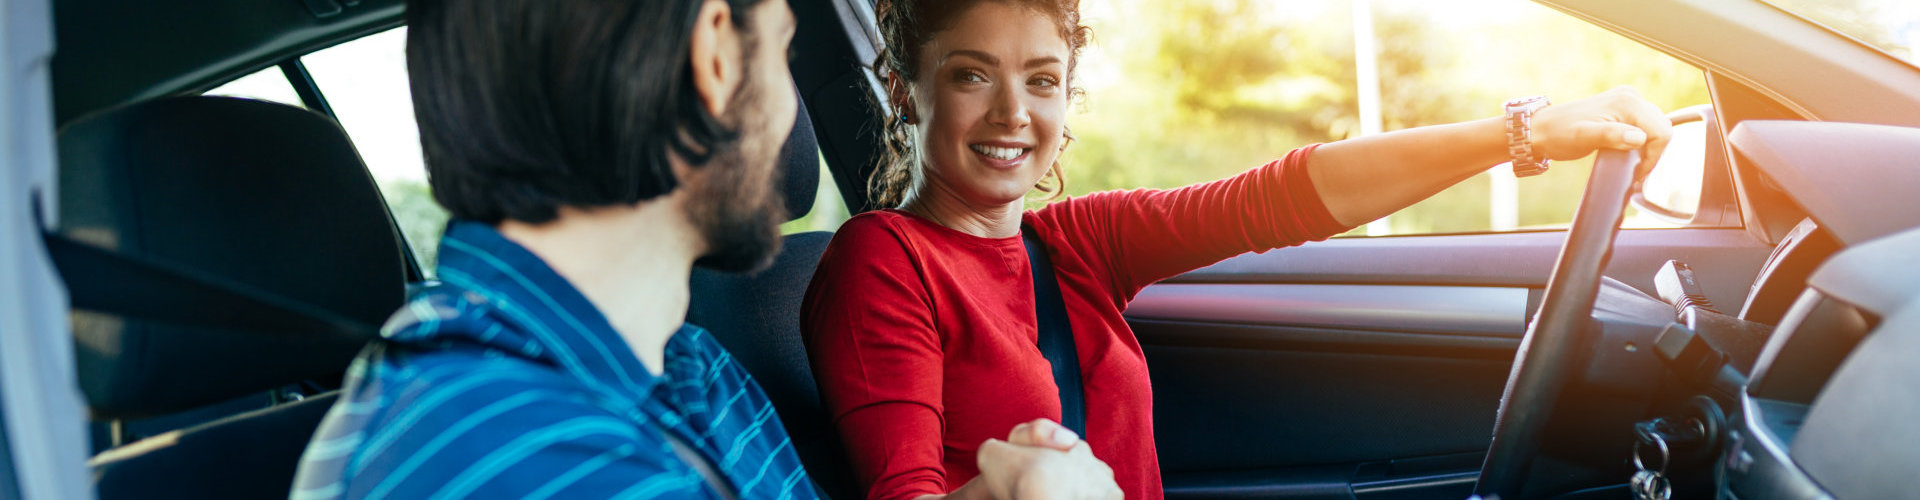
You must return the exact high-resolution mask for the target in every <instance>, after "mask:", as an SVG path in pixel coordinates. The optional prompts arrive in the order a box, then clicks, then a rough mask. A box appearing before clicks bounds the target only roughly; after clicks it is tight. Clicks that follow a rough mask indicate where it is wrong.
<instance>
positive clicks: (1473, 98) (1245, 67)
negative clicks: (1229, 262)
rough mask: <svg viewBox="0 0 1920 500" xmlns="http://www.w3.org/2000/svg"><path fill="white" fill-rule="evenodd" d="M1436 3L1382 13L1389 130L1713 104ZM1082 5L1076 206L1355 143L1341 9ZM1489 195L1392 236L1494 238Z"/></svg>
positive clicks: (1650, 74) (1238, 2)
mask: <svg viewBox="0 0 1920 500" xmlns="http://www.w3.org/2000/svg"><path fill="white" fill-rule="evenodd" d="M1439 4H1443V5H1435V4H1430V3H1428V2H1418V1H1414V0H1376V1H1375V2H1374V5H1373V13H1374V31H1375V41H1376V46H1377V48H1378V59H1379V74H1380V80H1381V88H1380V92H1381V107H1382V115H1383V122H1384V124H1385V127H1386V129H1388V130H1394V129H1400V128H1407V127H1417V126H1422V125H1432V124H1440V123H1452V122H1458V121H1466V120H1471V119H1476V118H1483V117H1488V116H1494V115H1497V114H1498V111H1499V105H1500V103H1501V102H1503V101H1505V100H1506V99H1508V98H1511V97H1518V96H1522V95H1532V94H1547V95H1550V96H1552V97H1553V98H1555V99H1560V100H1571V99H1576V98H1580V97H1585V96H1587V95H1591V94H1594V93H1598V92H1601V91H1604V90H1606V89H1608V88H1611V87H1613V86H1617V85H1622V84H1627V85H1633V86H1634V87H1636V88H1638V89H1640V91H1641V92H1642V93H1644V94H1645V95H1646V96H1647V97H1648V98H1649V99H1650V100H1652V101H1654V103H1656V104H1658V105H1660V106H1662V107H1664V108H1667V109H1676V108H1680V107H1684V106H1688V105H1693V104H1700V103H1705V102H1708V97H1707V90H1706V85H1705V80H1704V78H1703V75H1702V73H1701V72H1700V70H1699V69H1697V68H1694V67H1692V66H1689V65H1687V64H1684V63H1681V62H1679V61H1677V60H1675V59H1673V58H1671V57H1669V56H1666V55H1664V54H1661V53H1659V52H1656V51H1654V50H1652V49H1649V48H1647V47H1644V46H1641V45H1638V44H1636V43H1634V42H1632V41H1629V40H1627V39H1625V38H1622V37H1620V36H1618V35H1615V34H1613V33H1609V32H1606V31H1604V30H1601V29H1599V28H1596V27H1593V26H1591V25H1588V24H1586V23H1584V22H1581V21H1578V20H1575V19H1572V18H1570V17H1567V16H1565V15H1563V14H1560V13H1558V12H1553V11H1550V10H1547V9H1545V8H1543V7H1539V6H1536V5H1533V4H1531V3H1528V2H1524V1H1522V0H1478V1H1471V2H1441V3H1439ZM1083 6H1086V8H1088V12H1087V19H1088V22H1089V23H1090V24H1092V25H1093V28H1094V44H1095V47H1094V50H1091V51H1089V52H1088V54H1089V56H1088V60H1087V61H1086V62H1085V63H1083V65H1082V66H1081V67H1082V68H1083V69H1084V71H1082V74H1081V75H1080V78H1079V81H1078V82H1077V83H1078V84H1080V85H1082V86H1083V87H1085V88H1086V89H1087V94H1086V96H1085V97H1084V98H1083V101H1081V102H1080V109H1079V111H1080V112H1079V113H1076V115H1075V116H1073V117H1072V118H1070V122H1069V125H1070V127H1071V129H1072V130H1073V132H1074V134H1075V136H1076V138H1077V140H1076V142H1075V143H1074V145H1073V146H1072V147H1071V148H1070V149H1069V153H1068V156H1067V158H1066V163H1067V169H1068V170H1067V171H1068V175H1069V181H1070V182H1069V183H1068V192H1069V193H1070V194H1076V195H1077V194H1085V193H1089V192H1093V191H1100V190H1108V189H1124V188H1134V187H1160V188H1165V187H1176V186H1181V185H1187V184H1192V183H1195V182H1202V181H1207V180H1212V179H1217V178H1221V177H1225V176H1229V175H1232V174H1234V173H1238V172H1240V171H1242V170H1245V169H1247V168H1249V167H1252V166H1255V165H1259V164H1262V163H1265V162H1268V161H1271V160H1273V159H1275V158H1278V157H1279V156H1281V155H1283V154H1285V152H1286V151H1288V150H1290V149H1293V148H1295V147H1299V146H1302V145H1305V144H1308V143H1313V142H1324V141H1331V140H1338V139H1342V138H1346V137H1350V136H1353V135H1355V134H1357V133H1358V131H1359V125H1358V124H1359V122H1360V119H1359V114H1358V108H1359V104H1358V101H1359V98H1358V94H1357V93H1356V83H1355V82H1356V77H1355V69H1354V54H1353V32H1352V26H1353V19H1352V17H1351V12H1352V9H1351V8H1350V4H1348V3H1346V2H1315V5H1313V6H1304V5H1302V4H1301V3H1299V2H1274V1H1271V0H1192V1H1176V2H1162V1H1153V0H1108V1H1106V2H1101V3H1098V4H1095V3H1086V4H1083ZM1462 7H1468V8H1470V9H1469V10H1473V11H1475V12H1476V13H1478V12H1483V11H1488V12H1499V13H1502V15H1490V16H1480V15H1476V14H1461V13H1459V12H1457V11H1459V10H1461V8H1462ZM1583 164H1584V162H1564V163H1563V164H1562V165H1561V166H1562V168H1559V169H1557V170H1558V171H1556V172H1554V173H1553V174H1551V175H1548V176H1544V177H1542V178H1530V179H1527V180H1525V181H1523V183H1522V189H1521V198H1520V199H1521V207H1520V224H1521V225H1522V226H1523V227H1525V226H1540V225H1552V224H1564V223H1565V222H1566V221H1567V220H1568V219H1569V218H1570V217H1571V214H1572V210H1573V206H1574V202H1575V201H1577V199H1578V197H1579V193H1580V190H1581V186H1582V185H1583V183H1584V182H1585V174H1584V168H1582V165H1583ZM1382 181H1383V182H1386V181H1390V180H1389V179H1382ZM1489 189H1490V188H1489V181H1488V177H1487V176H1485V175H1482V176H1477V177H1475V178H1472V179H1469V180H1468V181H1466V182H1464V183H1462V184H1461V185H1459V186H1456V187H1454V188H1453V189H1450V190H1448V191H1446V192H1443V193H1441V194H1439V195H1436V196H1434V197H1433V198H1430V199H1428V200H1427V201H1424V202H1421V203H1420V204H1417V205H1415V206H1414V207H1411V208H1409V209H1407V210H1403V211H1402V212H1400V213H1397V214H1395V215H1394V216H1393V219H1392V225H1393V228H1394V232H1395V233H1431V232H1462V231H1483V230H1486V229H1487V228H1488V227H1489V223H1488V217H1489V215H1488V212H1489V209H1488V201H1487V200H1488V190H1489Z"/></svg>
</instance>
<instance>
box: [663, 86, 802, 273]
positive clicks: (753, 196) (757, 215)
mask: <svg viewBox="0 0 1920 500" xmlns="http://www.w3.org/2000/svg"><path fill="white" fill-rule="evenodd" d="M752 86H753V83H752V79H751V78H749V79H747V81H746V82H743V83H742V84H741V89H740V91H739V92H738V93H737V94H736V95H735V96H734V99H733V101H734V102H735V103H737V105H735V106H733V109H732V110H729V111H728V112H727V114H726V116H723V117H721V119H722V120H723V121H724V123H729V124H732V125H734V126H736V127H740V128H739V129H737V130H739V131H740V142H739V143H738V144H736V146H735V147H733V148H730V149H728V150H725V151H721V152H719V153H717V154H715V155H714V156H713V158H711V159H710V160H709V161H708V162H707V165H706V166H704V167H701V168H703V169H707V170H708V172H706V173H705V174H706V175H705V178H704V179H702V180H701V181H700V182H698V183H696V184H697V186H689V187H693V188H695V189H694V192H692V193H689V194H691V195H693V196H692V197H691V198H689V199H688V200H687V212H688V218H690V219H691V220H692V222H693V225H694V228H695V229H696V230H698V231H700V234H701V236H703V237H705V238H706V239H707V248H708V250H707V254H706V255H703V256H701V257H700V259H699V260H696V261H694V264H695V265H698V266H701V267H705V268H709V269H714V270H718V271H727V272H753V271H759V270H761V269H764V268H766V266H767V265H768V264H771V263H773V257H774V256H775V255H777V254H779V251H780V223H781V222H785V221H786V218H787V210H786V197H785V195H784V194H782V193H781V188H780V186H777V185H776V184H777V181H776V179H779V178H781V177H783V176H780V175H776V174H777V173H779V170H780V168H781V166H779V165H772V164H773V163H774V162H775V161H777V156H776V155H777V154H778V153H779V149H780V145H781V144H783V143H785V142H786V141H785V140H784V138H776V137H773V135H774V134H773V131H772V130H770V129H771V128H773V127H774V125H772V124H771V123H769V122H771V121H773V120H770V119H767V118H766V117H765V116H760V115H762V114H764V112H763V110H762V109H761V106H760V104H761V103H760V102H759V99H758V97H759V96H758V94H759V93H758V92H755V91H754V90H751V89H750V88H749V87H752ZM776 139H778V140H776Z"/></svg>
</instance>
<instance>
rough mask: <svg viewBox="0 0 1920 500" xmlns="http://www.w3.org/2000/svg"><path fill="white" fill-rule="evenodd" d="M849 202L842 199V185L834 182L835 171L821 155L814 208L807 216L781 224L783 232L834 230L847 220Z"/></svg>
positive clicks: (781, 231)
mask: <svg viewBox="0 0 1920 500" xmlns="http://www.w3.org/2000/svg"><path fill="white" fill-rule="evenodd" d="M847 217H848V216H847V204H846V202H844V201H841V198H840V187H839V186H836V185H834V183H833V172H831V171H828V170H827V158H826V157H825V156H821V157H820V187H819V189H816V190H814V197H813V209H812V210H811V211H808V212H807V214H806V215H805V216H802V217H800V218H798V219H794V220H792V221H790V222H787V223H786V224H782V225H781V226H780V233H781V234H793V233H804V232H808V231H833V230H835V229H839V228H840V223H843V222H846V221H847Z"/></svg>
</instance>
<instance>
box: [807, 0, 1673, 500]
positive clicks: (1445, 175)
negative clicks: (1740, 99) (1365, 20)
mask: <svg viewBox="0 0 1920 500" xmlns="http://www.w3.org/2000/svg"><path fill="white" fill-rule="evenodd" d="M878 10H879V12H878V13H879V15H880V28H881V32H882V36H884V37H885V39H886V40H885V41H886V44H887V46H886V50H885V52H884V54H882V56H881V57H880V61H879V62H878V64H877V65H876V66H877V69H878V70H880V71H881V72H882V74H884V75H885V77H886V83H887V85H888V91H889V97H890V103H889V105H890V107H891V110H892V113H891V114H888V113H884V112H883V116H887V117H888V118H887V119H888V122H887V124H888V125H887V132H888V134H886V135H887V136H888V137H889V144H888V146H889V149H890V151H891V152H892V153H893V154H892V155H891V156H892V158H891V159H890V160H889V161H888V162H887V163H886V164H884V165H883V166H882V168H881V170H880V171H879V172H877V173H876V174H875V178H874V179H873V181H874V182H873V183H872V193H871V194H872V196H873V199H874V200H876V201H877V202H878V203H880V204H882V206H892V207H895V208H892V209H887V210H879V211H874V212H869V213H865V214H861V215H859V216H857V217H854V218H853V219H852V220H849V221H847V223H846V224H845V225H843V226H841V228H840V230H839V231H838V233H837V234H835V235H834V238H833V242H832V243H831V244H830V245H829V247H828V249H827V251H826V254H825V255H824V256H823V257H822V261H821V263H820V267H819V270H818V271H816V273H815V275H814V278H813V283H812V285H811V286H810V288H809V290H808V293H807V298H806V302H805V305H804V306H803V312H802V315H803V316H802V323H803V330H804V332H805V334H806V337H807V345H808V348H809V354H810V355H811V357H812V359H813V363H814V372H815V374H816V376H817V378H818V380H819V383H820V386H821V387H820V388H821V391H822V393H823V397H824V399H825V402H826V404H827V407H828V409H829V411H830V412H832V413H833V415H834V418H835V419H836V421H837V422H838V425H839V429H840V431H841V435H842V436H843V438H844V439H845V441H846V444H847V449H848V452H849V454H850V455H851V457H852V461H853V466H854V468H855V470H856V471H857V475H858V476H859V478H860V480H861V481H862V482H864V483H865V484H867V485H869V497H870V498H886V499H898V498H917V497H922V496H928V495H943V494H948V493H949V492H955V491H956V490H966V488H965V485H966V484H967V483H968V482H969V481H971V480H972V479H973V478H974V477H975V476H976V475H977V471H976V468H975V465H976V457H975V450H976V449H977V447H978V446H979V444H980V443H981V442H982V441H984V440H986V439H988V438H991V437H995V436H996V435H997V434H998V433H1000V432H1004V431H1005V429H1007V428H1008V427H1010V426H1012V425H1014V424H1017V423H1019V422H1024V421H1028V420H1031V419H1035V418H1050V419H1059V418H1060V417H1061V413H1060V412H1061V409H1060V400H1059V399H1058V391H1057V388H1056V386H1055V383H1054V378H1053V374H1052V372H1051V371H1050V370H1051V368H1050V367H1051V365H1050V364H1049V363H1048V362H1047V360H1046V359H1045V358H1044V357H1042V354H1041V353H1040V351H1039V350H1038V349H1037V348H1036V347H1035V340H1036V331H1037V327H1036V319H1035V309H1034V300H1035V299H1034V291H1033V282H1032V278H1031V274H1030V272H1031V270H1030V269H1029V267H1030V266H1029V265H1028V261H1027V256H1026V253H1025V250H1024V249H1025V246H1024V243H1023V241H1022V237H1021V232H1022V226H1026V227H1027V228H1028V230H1029V231H1030V232H1031V233H1033V234H1034V235H1036V236H1038V239H1039V240H1040V241H1041V242H1042V245H1043V246H1044V247H1045V250H1046V253H1047V256H1048V257H1049V258H1050V260H1051V262H1052V265H1053V267H1054V272H1055V276H1056V278H1057V279H1058V281H1059V288H1060V292H1061V295H1062V296H1063V297H1064V300H1065V303H1066V311H1067V316H1068V318H1069V323H1070V324H1071V332H1072V337H1073V340H1074V344H1075V347H1076V349H1077V351H1078V361H1079V365H1080V370H1081V373H1080V376H1081V380H1082V383H1083V386H1084V394H1085V405H1086V427H1085V428H1086V434H1087V435H1086V436H1084V438H1085V440H1086V442H1087V443H1088V444H1090V445H1091V447H1092V450H1093V453H1094V455H1095V456H1096V457H1098V458H1100V459H1101V460H1104V461H1105V462H1106V463H1107V465H1109V466H1110V467H1112V469H1113V477H1114V480H1115V481H1116V482H1117V483H1118V484H1119V486H1120V488H1121V490H1123V491H1124V492H1125V494H1126V496H1127V497H1128V498H1144V499H1154V498H1160V497H1161V496H1162V492H1161V487H1160V471H1159V466H1158V463H1157V461H1156V458H1155V451H1154V442H1153V396H1152V387H1151V385H1150V383H1149V380H1148V377H1147V364H1146V359H1145V358H1144V357H1143V355H1142V354H1141V350H1140V345H1139V343H1138V341H1136V340H1135V338H1134V335H1133V332H1132V331H1131V330H1129V329H1128V327H1127V323H1126V322H1125V321H1124V320H1123V319H1122V318H1121V315H1120V312H1121V311H1122V310H1123V309H1125V308H1126V305H1127V302H1128V301H1129V300H1131V299H1132V298H1133V296H1134V294H1135V293H1137V292H1138V291H1139V290H1140V289H1141V288H1143V287H1145V286H1147V285H1148V284H1151V283H1153V282H1155V281H1158V280H1160V279H1163V278H1167V277H1170V276H1174V275H1177V274H1180V273H1183V272H1186V271H1190V270H1193V269H1196V268H1199V267H1202V266H1205V265H1208V264H1211V263H1214V262H1217V261H1219V260H1222V259H1225V258H1227V257H1231V256H1234V255H1238V254H1241V253H1245V252H1250V251H1264V250H1268V249H1272V248H1278V247H1285V246H1291V245H1297V244H1301V243H1304V242H1308V241H1315V240H1321V239H1325V238H1327V237H1330V236H1333V235H1335V234H1339V233H1341V232H1343V231H1345V230H1346V229H1348V228H1351V227H1354V226H1356V225H1358V224H1362V223H1365V222H1367V221H1370V220H1374V219H1377V218H1379V217H1381V216H1384V215H1387V214H1389V213H1392V212H1394V211H1396V210H1399V209H1400V208H1403V207H1406V206H1408V205H1411V204H1413V203H1414V202H1416V201H1419V200H1421V199H1424V198H1426V197H1428V196H1431V195H1432V194H1434V193H1436V192H1439V191H1440V190H1441V189H1444V188H1446V187H1447V186H1450V185H1452V184H1454V183H1456V182H1459V181H1461V180H1463V179H1466V178H1468V177H1471V176H1473V175H1475V174H1477V173H1480V172H1482V171H1485V170H1486V169H1487V168H1488V167H1489V166H1492V165H1494V164H1497V163H1500V162H1503V161H1508V160H1510V159H1517V160H1519V161H1520V162H1522V163H1526V162H1537V161H1539V160H1541V159H1556V160H1566V159H1574V158H1579V157H1582V156H1585V155H1587V154H1589V153H1591V152H1593V151H1594V150H1596V149H1599V148H1612V149H1633V148H1644V149H1645V155H1644V156H1645V157H1646V158H1647V159H1646V163H1645V164H1644V165H1652V162H1653V161H1655V160H1656V159H1657V157H1658V155H1659V153H1660V151H1661V150H1662V149H1663V147H1664V145H1665V143H1666V140H1667V137H1668V136H1669V135H1670V130H1669V127H1668V125H1667V123H1668V122H1667V119H1666V118H1665V116H1664V115H1663V114H1662V113H1661V111H1660V109H1659V108H1657V107H1655V106H1654V105H1652V104H1651V103H1648V102H1646V101H1645V100H1643V99H1641V98H1639V96H1638V95H1637V94H1636V93H1635V92H1633V91H1632V90H1631V89H1624V88H1623V89H1616V90H1614V91H1610V92H1607V93H1604V94H1601V95H1598V96H1594V97H1590V98H1587V99H1583V100H1579V101H1574V102H1570V103H1565V104H1560V105H1555V106H1548V107H1540V104H1542V103H1540V102H1538V101H1521V100H1516V101H1515V102H1512V103H1509V106H1508V108H1507V110H1506V111H1507V113H1506V114H1507V116H1503V117H1495V118H1488V119H1484V120H1478V121H1472V122H1466V123H1458V124H1452V125H1440V126H1432V127H1423V128H1417V129H1410V130H1404V131H1398V132H1393V133H1388V134H1381V135H1378V136H1370V137H1364V138H1359V139H1351V140H1346V141H1340V142H1334V143H1329V144H1325V145H1312V146H1306V147H1303V148H1300V149H1298V150H1295V151H1293V152H1291V153H1288V154H1287V155H1286V156H1285V157H1283V158H1281V159H1279V160H1277V161H1274V162H1272V163H1269V164H1267V165H1264V166H1261V167H1258V168H1254V169H1252V170H1249V171H1247V172H1245V173H1242V174H1239V175H1236V176H1233V177H1230V178H1227V179H1222V180H1219V181H1214V182H1210V183H1205V184H1199V185H1194V186H1189V187H1185V188H1180V189H1172V190H1133V191H1124V192H1106V193H1097V194H1093V195H1089V196H1085V197H1079V198H1071V199H1066V200H1063V201H1059V202H1055V203H1053V204H1050V205H1047V206H1046V207H1045V208H1042V209H1040V210H1036V211H1023V210H1022V207H1023V201H1024V200H1025V199H1026V197H1027V196H1028V194H1029V193H1030V192H1032V191H1035V190H1036V189H1040V190H1051V189H1057V186H1058V183H1057V181H1058V180H1059V176H1060V171H1059V169H1058V168H1056V161H1057V159H1058V158H1059V156H1060V154H1061V152H1062V151H1063V150H1065V149H1066V147H1067V144H1068V143H1069V141H1070V139H1071V136H1070V135H1069V134H1068V131H1067V125H1066V122H1065V119H1066V115H1067V109H1068V106H1067V105H1068V97H1069V94H1070V90H1069V89H1070V88H1071V86H1070V84H1071V82H1072V80H1073V71H1074V63H1075V61H1076V59H1077V57H1076V56H1077V55H1078V53H1079V51H1080V49H1081V48H1082V46H1083V45H1084V44H1085V43H1086V40H1087V28H1085V27H1084V26H1081V25H1080V24H1079V13H1078V2H1077V0H898V1H893V2H887V1H882V2H880V5H879V6H878ZM1498 105H1499V103H1489V108H1490V109H1500V108H1498ZM1509 118H1512V119H1513V120H1511V121H1514V122H1516V123H1515V124H1514V125H1512V126H1509V125H1508V121H1509ZM1510 143H1511V144H1510ZM1510 145H1511V146H1517V147H1515V148H1513V149H1510V148H1509V146H1510ZM1049 179H1052V181H1053V182H1048V180H1049Z"/></svg>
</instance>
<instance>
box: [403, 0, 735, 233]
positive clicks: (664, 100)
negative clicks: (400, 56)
mask: <svg viewBox="0 0 1920 500" xmlns="http://www.w3.org/2000/svg"><path fill="white" fill-rule="evenodd" d="M763 1H766V0H727V3H729V4H730V5H731V6H732V7H733V9H732V10H733V23H734V26H735V27H736V28H738V29H740V30H741V31H742V32H743V33H749V36H751V22H750V20H749V19H748V17H749V11H750V10H751V9H752V8H753V7H754V6H756V5H758V4H759V3H761V2H763ZM702 3H703V2H702V1H701V0H413V1H409V2H407V25H408V30H409V31H408V34H407V70H408V72H409V73H410V75H409V76H410V78H411V80H412V90H413V109H414V115H415V117H416V118H417V119H418V120H419V126H420V144H421V147H422V149H423V150H424V152H425V155H426V164H427V173H428V181H429V183H430V184H431V185H432V186H433V196H434V199H436V200H438V201H439V202H440V204H441V205H442V206H445V207H446V208H447V210H448V211H449V212H451V213H452V215H453V216H454V217H458V218H463V219H470V220H476V221H480V222H485V223H488V224H497V223H499V222H501V221H502V220H506V219H512V220H517V221H522V222H527V223H534V224H539V223H543V222H548V221H551V220H553V219H554V218H555V217H556V216H557V215H558V209H559V207H561V206H574V207H599V206H611V205H628V204H633V203H638V202H640V201H644V200H648V199H652V198H654V197H656V196H660V195H662V194H666V193H668V192H671V191H673V189H674V188H675V187H676V186H677V185H678V183H679V182H678V180H676V179H675V178H674V175H673V169H672V168H671V166H670V165H671V164H670V163H669V162H668V158H669V155H677V156H679V157H680V158H682V159H684V160H685V161H687V162H688V163H689V164H691V165H695V166H699V165H704V164H706V163H707V161H708V160H709V159H711V158H713V156H714V155H715V154H716V153H720V152H725V151H728V150H731V149H733V148H735V147H736V146H737V145H738V144H737V143H738V141H739V134H738V130H736V129H735V128H731V127H729V125H732V127H738V126H739V124H726V123H721V122H720V121H719V120H718V119H717V118H716V117H714V116H713V115H712V114H710V113H708V112H707V110H706V107H705V106H704V105H703V103H702V102H701V100H700V98H699V96H698V95H697V94H696V93H695V91H694V86H693V76H692V74H691V67H690V64H689V62H688V58H689V50H690V44H691V43H692V33H693V28H694V23H695V17H696V16H697V15H698V14H699V11H700V7H701V5H702ZM751 41H752V40H748V42H749V43H747V44H745V45H744V46H746V47H751V46H752V43H751ZM743 67H744V66H743Z"/></svg>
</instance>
